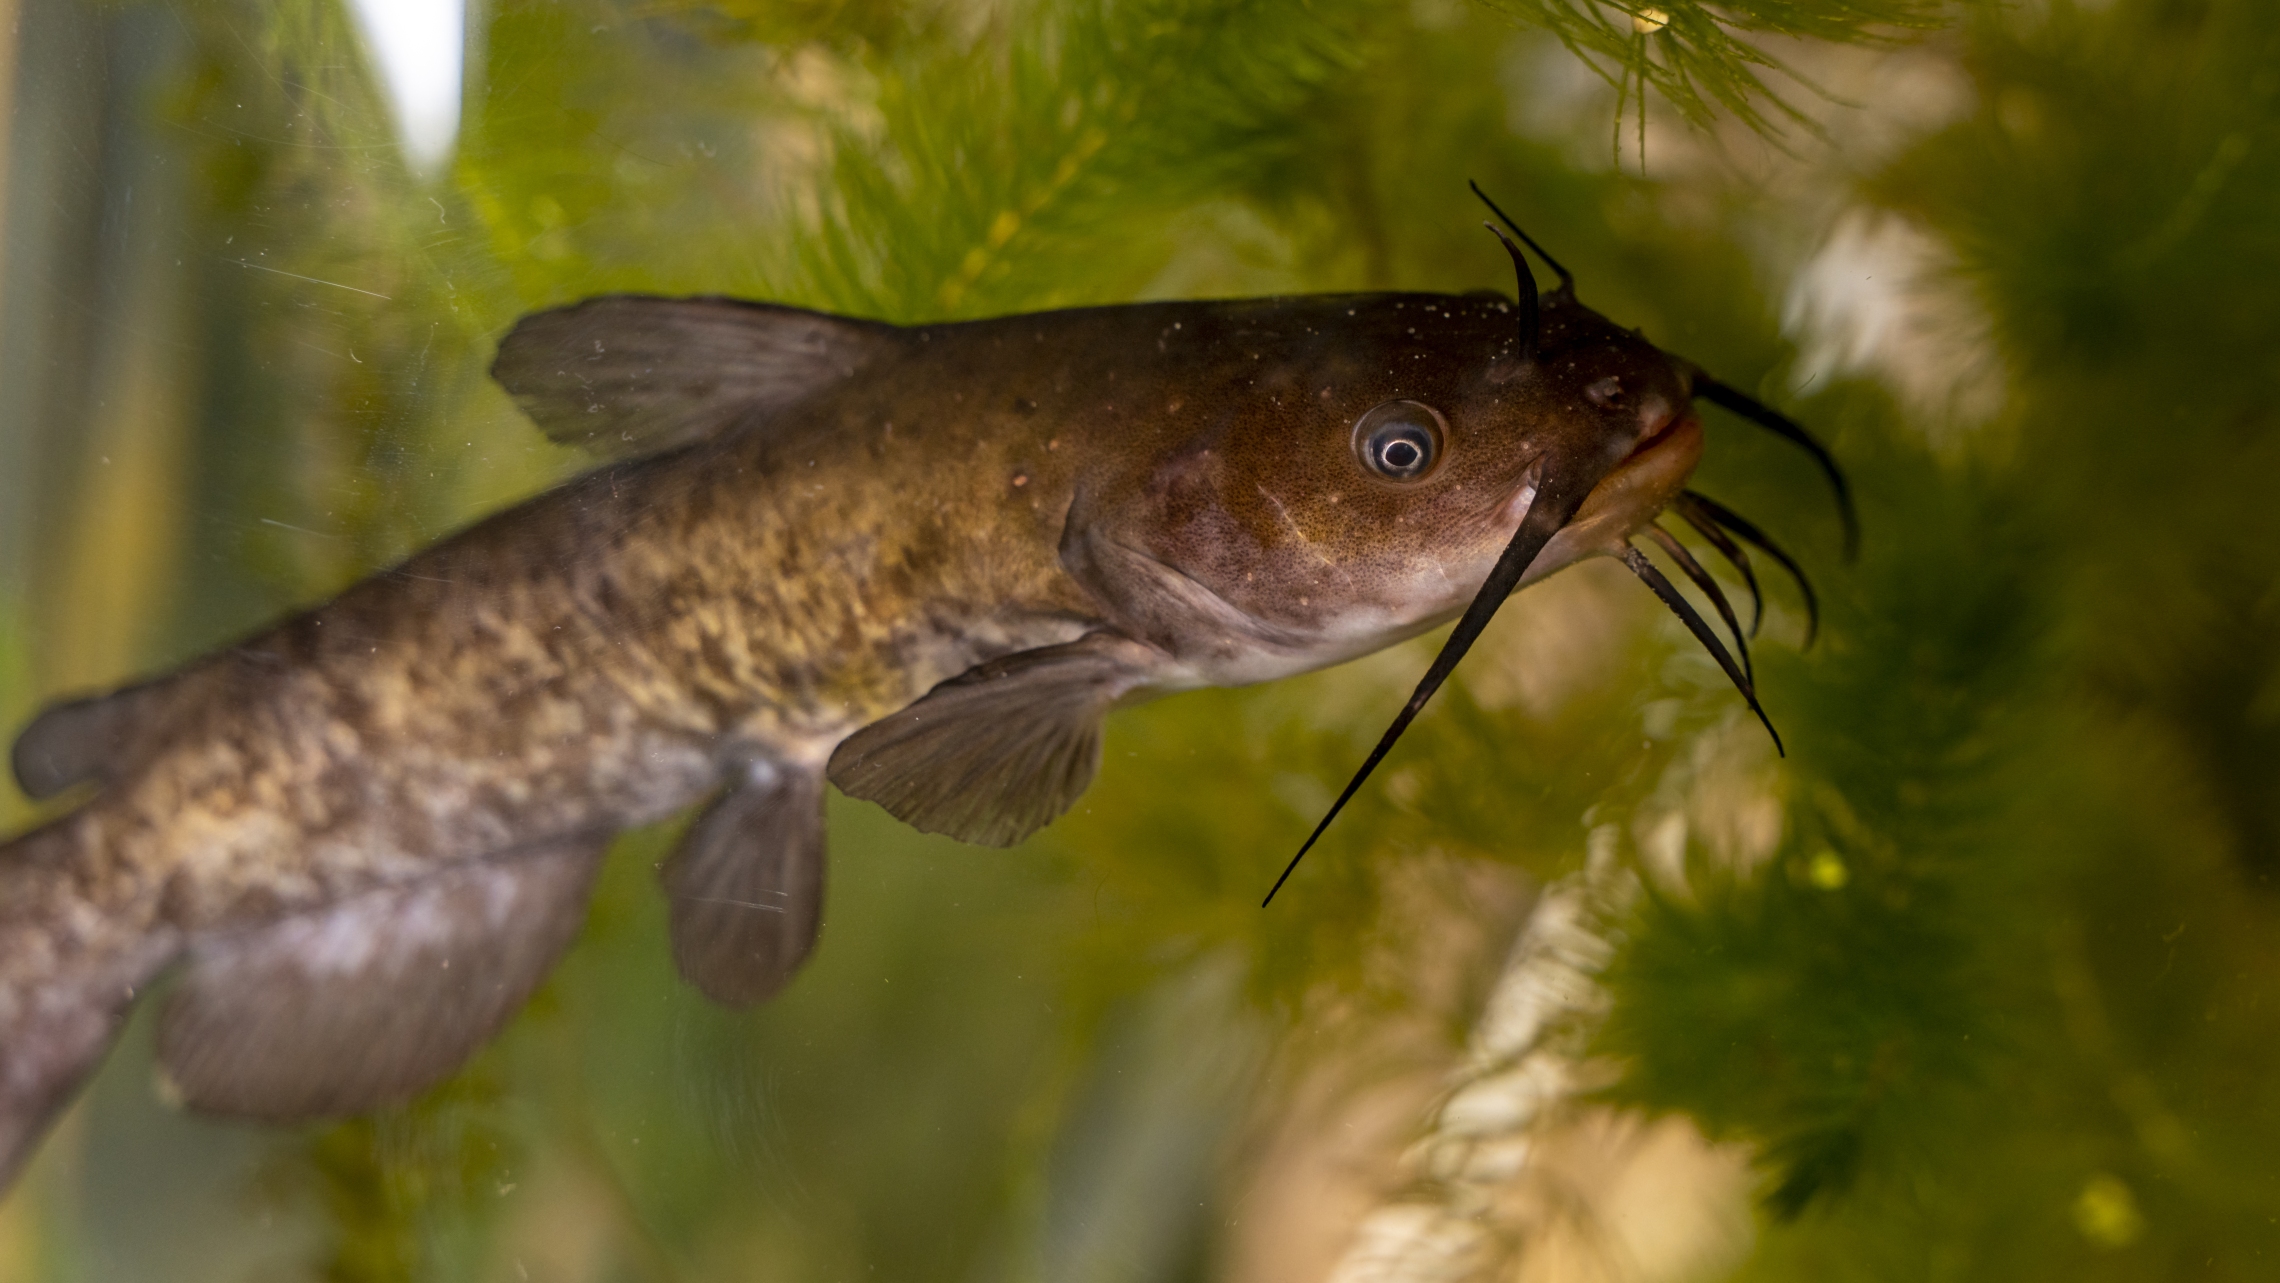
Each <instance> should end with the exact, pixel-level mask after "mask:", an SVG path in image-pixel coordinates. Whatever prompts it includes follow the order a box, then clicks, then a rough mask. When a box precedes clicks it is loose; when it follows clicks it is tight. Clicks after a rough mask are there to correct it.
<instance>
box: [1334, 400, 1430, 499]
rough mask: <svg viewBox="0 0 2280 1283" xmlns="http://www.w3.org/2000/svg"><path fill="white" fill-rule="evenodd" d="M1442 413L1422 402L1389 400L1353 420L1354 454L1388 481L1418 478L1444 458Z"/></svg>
mask: <svg viewBox="0 0 2280 1283" xmlns="http://www.w3.org/2000/svg"><path fill="white" fill-rule="evenodd" d="M1446 426H1447V425H1446V424H1445V422H1444V421H1443V420H1442V418H1441V412H1440V411H1439V410H1436V409H1434V408H1433V407H1432V406H1429V405H1426V404H1424V403H1422V402H1419V401H1387V402H1385V403H1384V404H1382V405H1379V406H1377V407H1375V408H1373V409H1371V410H1370V411H1369V412H1368V413H1367V414H1364V415H1363V416H1362V417H1361V418H1359V419H1356V420H1355V421H1354V453H1355V454H1357V455H1360V456H1361V460H1362V466H1363V467H1365V468H1368V469H1369V470H1370V471H1371V472H1373V473H1376V474H1377V475H1378V476H1381V477H1384V478H1385V479H1386V480H1388V481H1415V480H1417V479H1418V478H1420V477H1422V476H1424V475H1425V474H1426V473H1428V472H1431V471H1432V470H1433V465H1434V464H1436V463H1439V462H1440V461H1441V440H1442V437H1443V435H1444V431H1445V428H1446Z"/></svg>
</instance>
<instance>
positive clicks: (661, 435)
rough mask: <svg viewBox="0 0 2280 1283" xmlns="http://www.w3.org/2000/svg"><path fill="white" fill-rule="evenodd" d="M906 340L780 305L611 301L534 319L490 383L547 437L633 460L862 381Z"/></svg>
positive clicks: (515, 338)
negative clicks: (872, 364) (866, 370)
mask: <svg viewBox="0 0 2280 1283" xmlns="http://www.w3.org/2000/svg"><path fill="white" fill-rule="evenodd" d="M896 334H897V331H896V329H895V327H893V326H891V325H885V324H881V323H879V322H877V321H858V320H854V319H852V318H850V317H844V316H832V315H829V314H827V313H823V312H810V311H806V310H804V309H801V308H796V307H781V306H778V305H776V304H771V303H745V302H740V301H738V300H735V299H724V298H680V299H675V298H646V297H642V296H638V295H630V294H628V295H613V296H609V297H604V298H596V299H588V300H586V301H585V302H583V303H579V304H576V305H574V306H571V307H563V308H556V309H555V310H553V311H551V312H539V313H537V314H535V315H532V316H526V317H524V318H523V319H522V320H521V321H519V322H517V323H516V325H515V328H514V329H513V330H511V331H510V332H508V334H507V336H506V337H505V338H504V339H501V340H500V341H499V356H498V359H497V360H496V361H494V362H493V363H492V365H491V377H493V378H495V379H497V380H498V381H499V382H500V384H501V385H503V386H504V387H505V388H506V389H507V392H508V394H509V395H511V396H513V397H514V399H515V404H516V405H519V406H521V407H522V410H523V413H525V414H528V415H529V416H530V417H531V421H532V422H534V423H536V424H537V425H538V427H539V430H540V431H542V432H544V433H546V435H547V436H549V437H551V438H553V439H554V440H556V441H558V442H561V443H562V444H564V445H574V446H582V447H584V448H586V449H589V450H592V451H594V452H595V453H596V454H599V455H602V456H603V457H605V458H625V457H630V456H632V455H637V454H648V453H651V452H654V451H657V450H663V449H668V448H670V447H673V446H677V445H686V444H688V443H689V442H692V441H697V440H701V439H703V438H705V437H708V436H711V435H712V434H714V433H715V432H719V431H722V430H724V429H726V428H728V427H730V426H733V425H734V424H737V423H740V422H745V421H748V420H750V419H752V418H754V417H756V416H762V415H766V414H768V413H771V412H773V411H776V410H780V409H782V408H784V407H785V406H788V405H791V404H792V403H794V402H796V401H799V400H801V399H803V398H805V397H807V396H809V395H811V394H813V393H814V392H816V391H818V390H820V389H822V388H825V387H828V386H830V385H831V384H834V383H837V382H839V381H840V380H842V379H846V378H848V377H850V376H852V375H853V374H854V373H855V372H856V371H857V370H860V369H862V368H863V366H864V365H865V364H867V363H868V362H869V361H870V360H871V359H872V358H873V357H875V356H877V355H878V354H879V353H881V352H883V351H886V350H888V349H889V348H891V347H893V346H894V344H895V341H896Z"/></svg>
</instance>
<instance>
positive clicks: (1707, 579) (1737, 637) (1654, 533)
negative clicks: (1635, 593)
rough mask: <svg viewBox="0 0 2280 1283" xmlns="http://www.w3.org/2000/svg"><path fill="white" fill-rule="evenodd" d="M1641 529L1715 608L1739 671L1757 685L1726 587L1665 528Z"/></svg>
mask: <svg viewBox="0 0 2280 1283" xmlns="http://www.w3.org/2000/svg"><path fill="white" fill-rule="evenodd" d="M1645 533H1646V535H1647V537H1648V538H1650V539H1652V540H1654V541H1655V543H1657V544H1658V545H1660V546H1661V547H1662V550H1663V551H1664V552H1665V553H1667V554H1669V556H1670V559H1671V561H1672V562H1673V563H1674V564H1676V565H1677V566H1678V568H1679V570H1680V571H1682V572H1683V573H1684V574H1685V575H1686V577H1687V578H1688V579H1689V580H1692V581H1693V583H1694V586H1695V587H1697V588H1699V589H1701V590H1702V595H1703V596H1705V597H1708V598H1709V599H1710V604H1711V605H1712V606H1714V607H1716V608H1717V611H1718V617H1719V618H1720V619H1723V620H1725V621H1726V631H1727V632H1730V633H1732V634H1733V635H1734V651H1735V653H1737V654H1739V655H1740V656H1741V657H1742V673H1743V675H1744V676H1746V677H1748V678H1749V679H1750V684H1751V685H1752V686H1755V685H1757V669H1756V668H1755V667H1753V666H1752V665H1751V664H1750V643H1749V639H1748V638H1747V637H1746V636H1745V635H1744V634H1743V632H1742V621H1741V620H1739V619H1737V618H1735V616H1734V607H1733V604H1732V603H1730V602H1728V601H1727V600H1726V590H1725V589H1723V588H1720V587H1719V586H1718V581H1717V579H1716V578H1714V577H1713V576H1712V575H1711V574H1710V572H1709V571H1707V570H1704V569H1703V568H1702V563H1701V562H1699V561H1696V560H1695V559H1694V554H1693V553H1691V552H1688V551H1687V550H1686V545H1685V544H1682V543H1680V542H1679V541H1678V540H1677V538H1676V537H1675V536H1673V535H1672V534H1671V533H1670V532H1669V531H1668V530H1665V529H1663V528H1662V527H1661V526H1659V525H1652V526H1648V527H1647V529H1646V532H1645Z"/></svg>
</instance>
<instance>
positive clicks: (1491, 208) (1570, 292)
mask: <svg viewBox="0 0 2280 1283" xmlns="http://www.w3.org/2000/svg"><path fill="white" fill-rule="evenodd" d="M1466 185H1467V186H1469V187H1471V188H1472V193H1473V195H1475V196H1478V197H1480V203H1481V204H1483V205H1486V206H1488V212H1490V213H1492V214H1494V215H1496V217H1497V219H1498V220H1499V221H1501V222H1502V223H1503V224H1504V225H1505V226H1506V227H1509V228H1511V229H1512V234H1513V235H1515V236H1517V237H1519V238H1520V239H1521V240H1522V241H1523V242H1525V243H1526V244H1527V246H1528V248H1529V249H1532V250H1534V251H1536V257H1538V258H1540V259H1542V260H1544V266H1546V267H1548V268H1551V269H1552V275H1554V276H1557V277H1559V278H1560V283H1559V287H1558V288H1557V289H1554V290H1553V291H1552V294H1553V296H1554V297H1555V298H1559V299H1561V300H1563V301H1564V300H1566V299H1572V298H1574V297H1575V274H1574V273H1572V272H1570V271H1568V270H1567V269H1566V268H1564V267H1562V266H1560V261H1559V260H1558V259H1556V258H1553V257H1552V256H1551V255H1549V254H1546V253H1545V252H1544V247H1543V246H1541V245H1538V244H1537V243H1536V238H1535V237H1533V236H1530V235H1529V234H1528V233H1526V232H1524V231H1522V230H1520V224H1518V223H1515V222H1513V221H1512V216H1511V215H1510V214H1507V213H1505V212H1504V210H1503V209H1502V208H1500V207H1499V206H1498V205H1497V203H1496V202H1495V201H1492V200H1490V199H1489V198H1488V193H1487V192H1484V191H1482V190H1481V189H1480V184H1479V183H1475V182H1469V181H1468V183H1467V184H1466Z"/></svg>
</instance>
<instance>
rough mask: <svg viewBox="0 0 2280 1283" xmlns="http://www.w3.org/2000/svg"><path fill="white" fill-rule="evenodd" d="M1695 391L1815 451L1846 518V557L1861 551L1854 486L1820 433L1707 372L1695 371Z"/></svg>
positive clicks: (1842, 517)
mask: <svg viewBox="0 0 2280 1283" xmlns="http://www.w3.org/2000/svg"><path fill="white" fill-rule="evenodd" d="M1694 395H1696V396H1698V397H1701V398H1702V399H1703V400H1705V401H1708V402H1709V403H1710V404H1712V405H1715V406H1718V407H1720V408H1721V409H1725V410H1729V411H1731V412H1733V413H1735V414H1738V415H1740V416H1742V417H1743V418H1745V419H1748V420H1749V421H1750V422H1752V423H1755V424H1756V425H1758V426H1759V427H1761V428H1764V429H1765V430H1766V431H1768V432H1771V433H1773V434H1774V435H1775V436H1777V437H1780V438H1781V439H1782V440H1784V441H1787V442H1789V443H1790V444H1792V445H1795V446H1797V447H1798V448H1799V449H1802V450H1803V451H1805V453H1807V454H1809V455H1812V456H1813V462H1815V463H1817V464H1819V465H1820V466H1821V475H1823V476H1825V477H1827V478H1828V479H1829V487H1830V489H1832V490H1834V491H1836V496H1837V517H1838V519H1839V520H1841V521H1843V522H1844V527H1845V560H1847V561H1851V560H1852V559H1853V558H1854V557H1855V556H1858V555H1859V553H1860V514H1859V513H1858V512H1857V511H1855V510H1854V508H1853V498H1852V486H1851V485H1849V484H1847V482H1846V481H1845V473H1844V469H1842V468H1840V467H1838V466H1837V459H1836V456H1835V455H1833V454H1830V453H1829V447H1827V446H1825V445H1822V444H1821V442H1820V439H1819V438H1818V437H1815V436H1814V435H1813V434H1812V433H1810V432H1807V431H1806V430H1805V429H1804V428H1803V427H1802V426H1801V425H1799V424H1798V422H1797V421H1796V420H1794V419H1792V418H1790V417H1789V416H1788V415H1785V414H1783V413H1781V412H1780V411H1778V410H1775V409H1774V408H1772V407H1771V406H1768V405H1766V404H1765V403H1764V402H1762V401H1759V400H1758V399H1757V398H1755V397H1753V396H1750V395H1748V394H1747V393H1744V392H1742V391H1740V390H1739V389H1737V388H1734V387H1732V386H1731V385H1729V384H1724V383H1720V382H1719V381H1718V380H1716V379H1713V378H1711V377H1710V376H1709V375H1707V374H1702V373H1700V372H1697V373H1696V374H1695V376H1694ZM1735 533H1737V534H1738V533H1740V532H1739V531H1736V532H1735Z"/></svg>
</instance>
